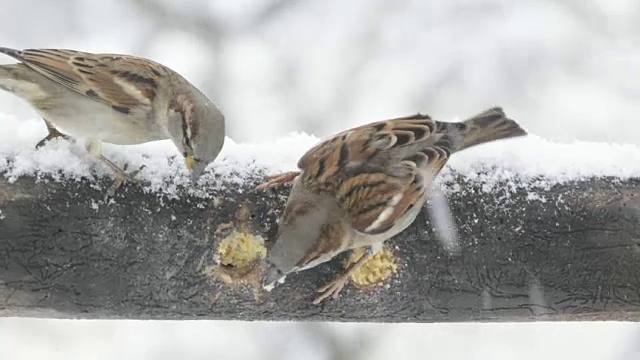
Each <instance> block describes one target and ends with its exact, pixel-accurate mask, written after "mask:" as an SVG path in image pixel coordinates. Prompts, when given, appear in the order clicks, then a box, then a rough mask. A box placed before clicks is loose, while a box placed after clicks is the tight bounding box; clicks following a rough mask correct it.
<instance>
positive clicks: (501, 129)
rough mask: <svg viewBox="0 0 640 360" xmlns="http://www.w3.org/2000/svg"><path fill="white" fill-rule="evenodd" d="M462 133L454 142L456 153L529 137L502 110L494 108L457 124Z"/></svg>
mask: <svg viewBox="0 0 640 360" xmlns="http://www.w3.org/2000/svg"><path fill="white" fill-rule="evenodd" d="M455 125H456V127H457V129H458V130H459V131H460V132H459V136H458V137H456V139H455V140H457V141H454V146H453V147H454V149H455V151H460V150H463V149H466V148H469V147H472V146H475V145H480V144H483V143H487V142H490V141H495V140H503V139H509V138H513V137H518V136H524V135H527V132H526V131H525V130H524V129H523V128H521V127H520V125H518V123H516V122H515V121H514V120H512V119H509V118H508V117H507V116H506V115H505V113H504V111H503V110H502V108H500V107H494V108H491V109H488V110H485V111H483V112H481V113H480V114H478V115H475V116H473V117H471V118H469V119H467V120H465V121H463V122H461V123H456V124H455Z"/></svg>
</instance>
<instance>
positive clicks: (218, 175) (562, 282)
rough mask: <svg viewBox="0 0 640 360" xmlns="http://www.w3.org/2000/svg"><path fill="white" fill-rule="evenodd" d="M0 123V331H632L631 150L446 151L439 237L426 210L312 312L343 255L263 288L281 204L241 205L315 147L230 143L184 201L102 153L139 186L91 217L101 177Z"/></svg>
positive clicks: (540, 145) (123, 154)
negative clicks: (428, 327)
mask: <svg viewBox="0 0 640 360" xmlns="http://www.w3.org/2000/svg"><path fill="white" fill-rule="evenodd" d="M0 120H3V121H5V124H3V127H4V128H8V129H9V131H11V134H12V136H11V137H2V138H3V140H6V141H4V142H2V143H0V174H2V176H0V308H1V309H2V311H1V312H0V314H2V315H4V316H38V317H64V318H76V317H82V318H136V319H152V318H153V319H243V320H278V319H300V320H332V321H381V322H445V321H529V320H604V319H611V320H614V319H615V320H636V321H637V320H639V319H640V148H638V147H635V146H622V145H620V146H616V145H608V144H587V143H576V144H564V145H561V144H554V143H549V142H546V141H544V140H542V139H540V138H537V137H534V136H531V137H529V138H525V139H515V140H509V141H504V142H501V143H496V144H490V145H486V146H483V147H478V148H477V149H474V150H471V149H470V150H468V151H466V152H463V153H460V154H457V156H456V157H454V159H452V161H451V162H450V165H449V166H448V167H447V168H446V169H445V171H443V173H442V174H441V176H440V177H439V180H438V182H437V188H438V189H439V190H440V192H441V193H442V194H444V195H446V201H447V203H448V209H449V210H450V213H451V215H452V220H453V225H454V226H453V229H454V231H449V232H447V231H444V232H443V231H436V230H434V229H436V228H440V227H441V226H438V224H435V223H434V222H433V221H432V220H431V217H430V216H429V215H430V214H431V213H434V212H430V211H429V209H430V207H428V206H427V207H425V209H424V211H423V213H422V214H421V215H420V216H419V217H418V219H417V220H416V221H415V223H414V224H413V225H412V226H411V227H410V228H409V229H407V230H406V231H405V232H403V233H401V234H400V235H399V236H397V237H396V238H394V239H392V240H391V241H389V243H388V244H387V248H386V252H385V253H384V254H382V255H380V256H378V257H376V258H374V261H373V262H372V263H370V264H368V265H367V266H366V267H365V268H364V269H363V272H361V273H360V274H358V275H357V276H356V277H354V278H353V281H352V283H351V284H349V285H348V286H347V287H346V288H345V289H344V290H343V292H342V293H341V296H340V297H339V298H338V299H335V300H329V301H326V302H325V303H323V304H321V305H319V306H318V305H313V304H312V300H313V298H314V297H315V295H316V293H315V289H316V288H318V287H319V286H321V285H323V284H324V283H325V282H326V281H329V280H330V279H331V278H332V277H333V276H335V275H336V274H337V272H338V271H340V269H342V267H343V266H344V261H345V259H346V258H347V256H343V257H341V258H339V259H336V260H334V261H333V262H331V263H328V264H325V265H322V266H319V267H317V268H315V269H311V270H307V271H304V272H301V273H299V274H296V275H291V276H289V277H288V278H287V282H286V283H284V284H282V285H279V286H277V287H276V288H275V289H274V290H273V291H272V292H271V293H267V292H265V291H264V290H262V289H261V287H260V277H261V275H262V271H263V268H262V266H263V261H262V260H261V258H262V257H263V256H264V253H265V251H266V249H267V248H268V247H269V246H270V244H271V241H272V240H273V237H274V235H275V232H276V230H277V224H276V219H277V217H278V215H279V214H280V211H281V210H282V209H283V207H284V201H285V199H286V195H287V191H288V189H287V188H285V189H281V190H277V191H267V192H262V191H255V190H253V188H254V187H255V186H256V185H257V184H258V183H259V182H260V181H261V180H262V178H261V176H262V174H263V173H264V172H265V171H266V172H269V173H271V172H277V171H283V170H290V169H292V168H293V166H294V165H295V160H296V159H297V158H298V157H299V156H300V154H301V153H302V152H304V151H305V150H306V149H307V148H308V147H310V146H311V145H313V143H314V142H315V141H317V139H316V138H313V137H309V136H305V135H291V136H289V137H287V138H283V139H279V140H275V141H274V142H272V143H268V144H256V145H243V144H234V143H233V142H231V141H230V140H229V142H228V143H227V144H226V145H225V150H224V151H223V154H222V156H221V158H220V159H219V160H217V161H216V163H215V164H214V165H213V166H212V167H211V168H210V170H209V173H208V174H207V175H205V176H204V177H203V179H202V182H201V184H200V186H199V187H198V188H197V189H194V188H192V187H191V186H190V185H189V180H188V176H187V172H186V170H185V169H184V165H183V164H182V161H181V160H180V158H179V156H176V154H175V150H173V148H172V146H171V144H169V143H167V142H158V143H155V144H149V145H146V146H139V147H115V146H114V147H107V148H106V151H107V155H108V156H109V157H111V158H113V159H114V160H115V161H116V162H119V163H124V162H128V163H130V168H136V167H138V166H139V165H141V164H146V165H147V167H146V168H145V169H143V170H142V172H141V173H140V177H141V179H143V180H144V181H146V183H145V184H142V185H139V184H127V185H125V186H124V187H123V188H122V189H121V190H120V191H119V192H118V193H117V195H116V197H115V199H114V200H112V201H111V202H110V203H104V202H103V195H104V189H106V187H108V185H109V181H110V180H109V178H108V177H105V176H104V172H103V171H102V170H101V169H92V167H91V165H90V164H91V163H90V161H89V160H88V158H87V157H85V156H83V155H82V152H81V151H80V149H81V146H78V145H74V144H70V143H67V142H64V141H54V142H52V143H50V144H49V145H47V147H45V148H43V149H41V150H38V151H35V150H34V149H33V145H34V144H35V143H36V142H37V140H39V138H40V136H41V135H44V130H43V128H44V127H42V128H40V125H39V124H38V123H37V122H35V121H32V122H17V121H14V122H12V121H10V120H6V119H0ZM7 124H8V125H7ZM12 127H13V128H12ZM93 174H95V175H93ZM444 208H445V210H446V208H447V207H446V206H445V207H444ZM435 213H437V212H435ZM443 236H447V237H448V238H447V239H442V237H443ZM443 240H444V241H443ZM347 255H348V254H347ZM376 282H379V284H375V283H376ZM372 283H374V284H373V285H372Z"/></svg>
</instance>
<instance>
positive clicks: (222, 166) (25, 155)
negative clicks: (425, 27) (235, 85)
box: [0, 114, 640, 197]
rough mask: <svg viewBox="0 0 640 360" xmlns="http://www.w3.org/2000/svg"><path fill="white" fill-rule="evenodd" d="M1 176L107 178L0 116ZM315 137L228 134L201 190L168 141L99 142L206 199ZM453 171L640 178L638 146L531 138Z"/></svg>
mask: <svg viewBox="0 0 640 360" xmlns="http://www.w3.org/2000/svg"><path fill="white" fill-rule="evenodd" d="M0 129H1V130H2V131H0V173H1V174H2V176H4V177H5V178H7V179H9V180H10V181H15V180H17V179H18V178H20V177H21V176H35V177H36V178H37V179H40V180H41V181H43V180H46V179H53V180H54V181H69V180H74V181H79V180H80V179H82V178H89V179H95V178H96V177H95V174H97V175H99V176H104V175H107V174H109V172H108V170H107V169H105V168H103V167H102V166H101V165H99V164H96V163H95V162H93V161H92V160H91V159H90V158H89V156H88V155H87V154H86V153H85V151H84V148H83V145H82V143H81V142H79V143H71V142H68V141H65V140H54V141H52V142H50V143H49V144H47V145H46V146H45V147H43V148H41V149H39V150H36V149H35V144H36V143H37V142H38V141H39V140H40V139H42V138H43V137H44V136H45V135H46V129H45V126H44V122H43V121H42V120H41V119H38V118H31V119H18V118H16V117H13V116H8V115H2V114H0ZM320 140H321V139H319V138H318V137H315V136H312V135H307V134H304V133H293V134H290V135H289V136H286V137H281V138H277V139H273V140H270V141H266V142H263V143H252V144H243V143H236V142H234V141H233V140H232V139H230V138H227V139H226V142H225V145H224V148H223V150H222V153H221V154H220V156H219V157H218V159H216V161H215V162H214V163H213V164H211V165H210V166H209V167H208V169H207V171H206V173H205V174H204V175H203V177H202V179H201V184H202V186H201V187H200V188H195V189H194V188H192V187H191V186H190V185H189V177H188V171H187V169H186V166H185V164H184V160H183V159H182V156H181V155H180V154H179V153H178V150H177V149H176V148H175V146H174V145H173V143H172V142H171V141H170V140H163V141H155V142H151V143H147V144H142V145H133V146H119V145H111V144H104V146H103V150H104V154H105V156H107V157H108V158H110V159H111V160H113V161H114V162H116V163H117V164H119V165H121V166H122V165H124V164H125V163H127V164H128V165H129V169H130V170H134V169H137V168H139V167H140V166H142V165H145V166H146V167H145V168H144V169H143V170H142V171H141V172H140V173H139V175H138V177H139V178H141V179H142V180H144V181H146V182H147V183H148V184H147V185H146V190H147V191H149V192H159V193H162V194H165V195H176V196H177V193H178V191H179V189H188V190H187V191H188V192H190V193H192V194H195V195H199V196H204V197H206V196H207V194H208V193H210V192H211V191H214V190H215V189H219V188H220V187H222V186H225V185H228V184H242V183H244V182H246V181H251V182H255V181H256V177H257V176H260V174H262V173H278V172H284V171H289V170H293V169H295V168H296V163H297V161H298V159H299V158H300V157H301V156H302V154H304V153H305V152H306V151H307V150H308V149H309V148H311V147H312V146H313V145H315V144H316V143H317V142H319V141H320ZM455 176H463V177H465V178H466V179H468V180H471V181H475V182H478V183H480V184H482V189H483V190H484V191H492V190H493V189H495V187H496V186H500V187H502V188H505V186H506V187H507V190H512V191H515V190H517V189H518V188H522V187H526V188H530V189H532V188H539V189H546V188H549V187H550V186H552V185H553V184H556V183H562V182H566V181H572V180H579V179H582V178H586V177H603V176H612V177H616V178H619V179H621V180H624V179H628V178H632V177H640V147H639V146H637V145H632V144H609V143H593V142H580V141H576V142H573V143H554V142H550V141H547V140H545V139H542V138H540V137H537V136H535V135H529V136H528V137H524V138H516V139H511V140H504V141H500V142H495V143H489V144H485V145H479V146H477V147H473V148H470V149H468V150H465V151H462V152H460V153H456V154H454V155H453V156H452V158H451V160H450V161H449V163H448V165H447V167H446V168H445V169H444V170H443V171H442V173H441V174H440V176H439V177H438V179H437V183H440V184H442V183H451V182H453V183H454V184H453V185H452V186H449V189H448V191H446V192H455V191H460V190H464V189H459V187H457V188H456V186H455V181H454V179H455Z"/></svg>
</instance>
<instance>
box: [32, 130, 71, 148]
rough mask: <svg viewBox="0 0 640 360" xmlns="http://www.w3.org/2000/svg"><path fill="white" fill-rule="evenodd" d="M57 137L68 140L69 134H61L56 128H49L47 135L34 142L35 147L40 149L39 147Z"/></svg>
mask: <svg viewBox="0 0 640 360" xmlns="http://www.w3.org/2000/svg"><path fill="white" fill-rule="evenodd" d="M58 138H62V139H64V140H70V139H71V136H69V135H67V134H63V133H61V132H60V131H58V130H56V129H49V135H47V136H45V137H44V139H42V140H40V141H38V143H37V144H36V149H40V148H41V147H43V146H45V145H46V144H47V143H48V142H49V141H51V140H53V139H58Z"/></svg>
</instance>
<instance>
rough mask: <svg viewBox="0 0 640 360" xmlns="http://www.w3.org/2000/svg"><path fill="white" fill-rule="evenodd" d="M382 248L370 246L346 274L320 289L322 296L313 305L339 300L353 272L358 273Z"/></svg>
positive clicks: (379, 245)
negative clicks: (330, 299) (329, 300)
mask: <svg viewBox="0 0 640 360" xmlns="http://www.w3.org/2000/svg"><path fill="white" fill-rule="evenodd" d="M381 247H382V243H376V244H372V245H370V246H368V247H367V251H365V253H364V254H362V256H361V257H360V259H358V261H356V262H354V263H351V265H349V266H348V267H347V268H346V269H345V270H344V272H343V273H342V274H340V276H338V277H337V278H335V279H334V280H333V281H331V282H330V283H328V284H326V285H325V286H323V287H321V288H320V289H318V292H321V293H322V295H320V296H318V297H317V298H316V299H315V300H313V303H314V304H315V305H318V304H320V303H321V302H322V301H324V300H325V299H327V298H329V297H331V298H332V299H335V298H337V297H338V294H340V291H341V290H342V288H343V287H344V285H345V284H346V283H347V281H348V280H349V277H350V276H351V274H353V272H354V271H356V270H357V269H358V268H359V267H360V266H362V264H364V263H365V262H366V261H367V260H368V259H369V258H371V257H372V256H373V255H375V253H377V252H378V251H379V250H380V249H381Z"/></svg>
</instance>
